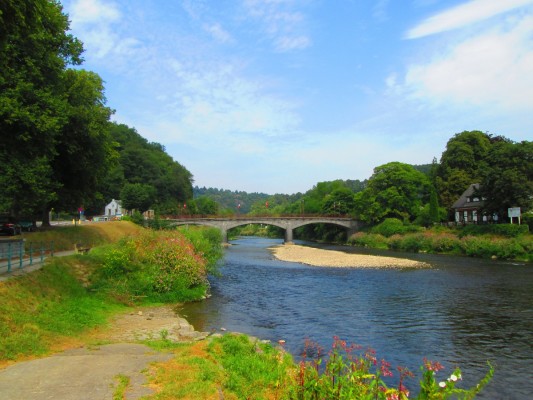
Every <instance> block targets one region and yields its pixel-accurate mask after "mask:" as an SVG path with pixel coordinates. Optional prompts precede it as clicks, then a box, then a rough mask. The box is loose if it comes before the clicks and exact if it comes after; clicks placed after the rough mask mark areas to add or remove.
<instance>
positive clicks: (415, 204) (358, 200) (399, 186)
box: [355, 162, 430, 223]
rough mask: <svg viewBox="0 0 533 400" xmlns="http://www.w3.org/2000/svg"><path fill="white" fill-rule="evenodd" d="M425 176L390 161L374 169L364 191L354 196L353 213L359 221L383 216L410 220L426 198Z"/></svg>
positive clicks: (376, 219) (426, 183)
mask: <svg viewBox="0 0 533 400" xmlns="http://www.w3.org/2000/svg"><path fill="white" fill-rule="evenodd" d="M429 192H430V183H429V179H428V177H427V176H426V175H425V174H423V173H421V172H419V171H417V170H416V169H415V168H413V167H412V166H411V165H408V164H403V163H400V162H391V163H388V164H384V165H381V166H379V167H376V168H374V174H373V175H372V176H371V177H370V179H369V180H368V185H367V188H366V189H365V190H363V191H362V192H359V193H357V194H356V195H355V209H356V214H357V215H358V216H359V218H360V219H361V220H362V221H365V222H369V223H378V222H380V221H383V220H384V219H385V218H399V219H401V220H404V221H413V220H414V219H415V218H416V216H417V215H418V214H419V212H420V210H421V209H422V206H423V204H424V203H425V202H426V201H427V199H428V195H429Z"/></svg>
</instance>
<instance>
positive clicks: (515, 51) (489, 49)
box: [388, 16, 533, 112]
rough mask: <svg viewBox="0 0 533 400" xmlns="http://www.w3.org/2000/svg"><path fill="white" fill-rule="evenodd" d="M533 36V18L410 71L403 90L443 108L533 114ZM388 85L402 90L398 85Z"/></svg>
mask: <svg viewBox="0 0 533 400" xmlns="http://www.w3.org/2000/svg"><path fill="white" fill-rule="evenodd" d="M507 22H508V23H509V21H507ZM532 32H533V17H532V16H526V17H523V18H522V19H516V20H513V25H512V26H511V27H508V26H506V25H505V24H502V25H500V26H498V27H495V28H493V29H491V30H490V31H488V32H484V33H482V34H479V35H478V36H475V37H471V38H468V39H466V40H464V41H463V42H461V43H459V44H457V45H456V46H455V47H452V48H450V49H448V50H447V51H444V52H441V53H440V54H438V56H437V57H435V58H434V59H433V60H432V61H429V62H427V63H421V64H416V65H411V66H409V67H408V71H407V73H406V76H405V81H404V83H403V84H402V85H401V87H400V89H402V91H403V92H404V93H409V94H410V95H411V96H412V97H414V98H417V99H419V100H424V101H430V102H432V103H437V104H439V103H440V104H449V103H450V102H452V103H453V104H459V105H461V104H462V105H474V106H476V107H481V108H484V109H485V111H487V110H494V111H496V112H500V111H505V112H509V111H511V112H513V111H520V110H522V111H524V110H529V111H532V110H533V74H532V73H531V71H533V44H532V42H531V33H532ZM388 83H389V85H391V86H393V87H394V88H395V89H398V88H399V87H398V85H396V86H394V84H395V83H394V80H392V79H391V80H390V81H389V82H388ZM502 109H505V110H502Z"/></svg>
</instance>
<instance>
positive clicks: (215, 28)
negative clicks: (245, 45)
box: [204, 23, 233, 43]
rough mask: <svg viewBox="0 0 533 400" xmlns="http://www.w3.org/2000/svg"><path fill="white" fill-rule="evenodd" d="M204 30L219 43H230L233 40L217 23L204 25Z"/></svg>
mask: <svg viewBox="0 0 533 400" xmlns="http://www.w3.org/2000/svg"><path fill="white" fill-rule="evenodd" d="M204 30H205V31H206V32H208V33H209V34H211V36H212V37H213V38H214V39H215V40H217V41H219V42H220V43H231V42H233V38H232V37H231V35H230V33H229V32H228V31H226V30H225V29H224V28H223V27H222V26H221V25H220V24H219V23H214V24H204Z"/></svg>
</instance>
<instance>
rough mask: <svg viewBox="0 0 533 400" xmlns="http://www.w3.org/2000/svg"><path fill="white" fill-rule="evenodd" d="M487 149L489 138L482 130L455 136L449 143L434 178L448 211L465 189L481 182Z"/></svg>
mask: <svg viewBox="0 0 533 400" xmlns="http://www.w3.org/2000/svg"><path fill="white" fill-rule="evenodd" d="M490 147H491V136H490V135H488V134H486V133H483V132H481V131H464V132H461V133H457V134H456V135H454V136H453V137H452V138H451V139H450V140H449V141H448V143H447V144H446V150H445V151H444V152H443V153H442V156H441V159H440V164H439V166H438V167H437V171H436V177H435V185H436V188H437V192H438V194H439V197H440V204H442V206H443V207H446V208H450V207H451V206H452V205H453V203H454V202H455V201H456V200H457V199H458V198H459V196H460V195H461V194H462V193H463V192H464V191H465V190H466V189H467V188H468V186H470V185H471V184H472V183H479V182H480V180H481V178H482V174H483V171H484V170H485V168H486V165H487V155H488V152H489V150H490Z"/></svg>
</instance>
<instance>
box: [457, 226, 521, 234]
mask: <svg viewBox="0 0 533 400" xmlns="http://www.w3.org/2000/svg"><path fill="white" fill-rule="evenodd" d="M528 232H529V226H528V225H518V224H491V225H466V226H464V227H462V228H460V230H459V236H460V237H465V236H480V235H489V234H492V235H500V236H505V237H518V236H521V235H525V234H527V233H528Z"/></svg>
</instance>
